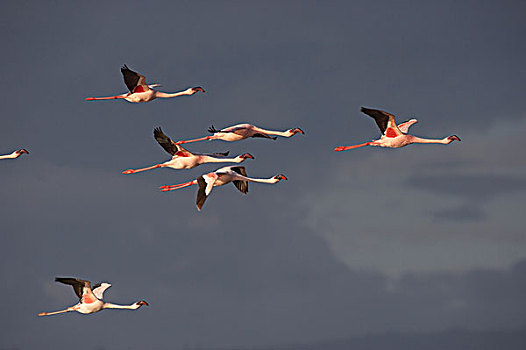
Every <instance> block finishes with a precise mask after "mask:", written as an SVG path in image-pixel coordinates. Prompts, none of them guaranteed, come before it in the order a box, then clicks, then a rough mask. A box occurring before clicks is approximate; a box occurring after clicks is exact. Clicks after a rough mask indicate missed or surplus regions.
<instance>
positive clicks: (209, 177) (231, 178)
mask: <svg viewBox="0 0 526 350" xmlns="http://www.w3.org/2000/svg"><path fill="white" fill-rule="evenodd" d="M281 180H287V177H286V176H285V175H283V174H278V175H275V176H273V177H271V178H269V179H257V178H250V177H248V176H247V172H246V170H245V167H243V166H227V167H223V168H220V169H218V170H216V171H213V172H211V173H207V174H203V175H201V176H200V177H198V178H197V179H196V180H192V181H189V182H185V183H182V184H177V185H164V186H161V187H160V189H161V191H163V192H167V191H173V190H177V189H180V188H183V187H188V186H192V185H196V184H197V185H199V190H198V191H197V198H196V206H197V210H199V211H201V208H202V207H203V205H204V203H205V201H206V199H207V198H208V196H209V195H210V193H211V192H212V189H213V188H214V187H217V186H223V185H226V184H228V183H231V182H232V183H233V184H234V185H235V186H236V188H237V189H238V190H239V191H240V192H241V193H242V194H246V193H247V192H248V183H249V182H262V183H269V184H275V183H277V182H279V181H281Z"/></svg>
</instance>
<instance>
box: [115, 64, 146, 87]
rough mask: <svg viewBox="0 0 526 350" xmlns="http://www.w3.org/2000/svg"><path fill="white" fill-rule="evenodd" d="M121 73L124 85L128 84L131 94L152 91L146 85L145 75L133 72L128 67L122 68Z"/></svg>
mask: <svg viewBox="0 0 526 350" xmlns="http://www.w3.org/2000/svg"><path fill="white" fill-rule="evenodd" d="M121 73H122V77H123V78H124V84H126V87H127V88H128V90H130V92H132V93H133V92H145V91H148V90H150V88H149V87H148V84H146V77H145V76H144V75H141V74H139V73H137V72H134V71H132V70H131V69H130V68H128V66H126V65H124V66H122V67H121Z"/></svg>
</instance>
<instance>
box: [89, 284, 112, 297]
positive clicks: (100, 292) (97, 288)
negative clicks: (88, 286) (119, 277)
mask: <svg viewBox="0 0 526 350" xmlns="http://www.w3.org/2000/svg"><path fill="white" fill-rule="evenodd" d="M110 287H111V284H109V283H97V284H96V285H94V286H93V290H92V292H93V294H94V295H95V296H96V297H97V299H102V298H103V296H104V291H105V290H106V289H108V288H110Z"/></svg>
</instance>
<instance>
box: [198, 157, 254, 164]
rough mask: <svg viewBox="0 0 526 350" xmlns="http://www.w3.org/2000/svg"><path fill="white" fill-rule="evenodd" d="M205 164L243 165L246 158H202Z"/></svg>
mask: <svg viewBox="0 0 526 350" xmlns="http://www.w3.org/2000/svg"><path fill="white" fill-rule="evenodd" d="M201 157H202V158H201V159H202V160H203V163H241V162H243V161H244V160H245V158H243V157H240V156H237V157H235V158H216V157H212V156H201Z"/></svg>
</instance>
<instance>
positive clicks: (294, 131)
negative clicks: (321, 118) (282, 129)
mask: <svg viewBox="0 0 526 350" xmlns="http://www.w3.org/2000/svg"><path fill="white" fill-rule="evenodd" d="M287 131H288V133H289V134H290V136H292V135H296V134H297V133H300V134H305V131H303V130H301V129H300V128H292V129H289V130H287Z"/></svg>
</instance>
